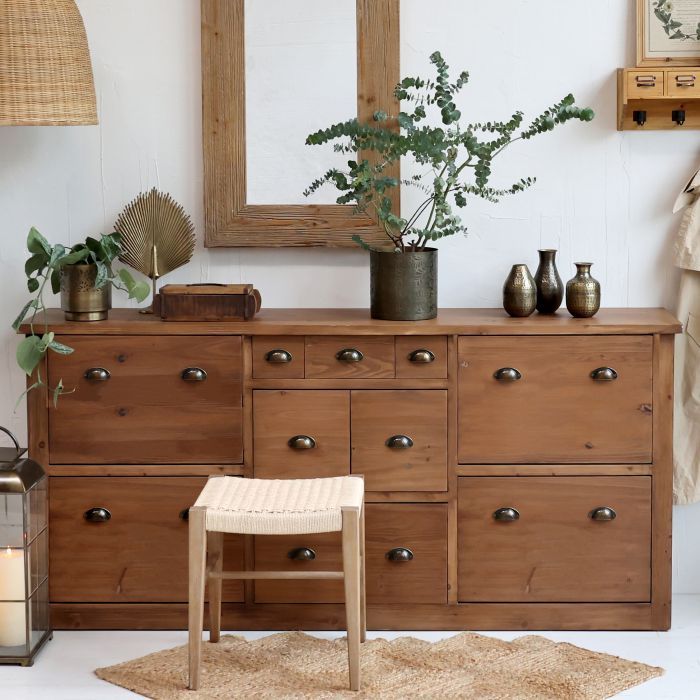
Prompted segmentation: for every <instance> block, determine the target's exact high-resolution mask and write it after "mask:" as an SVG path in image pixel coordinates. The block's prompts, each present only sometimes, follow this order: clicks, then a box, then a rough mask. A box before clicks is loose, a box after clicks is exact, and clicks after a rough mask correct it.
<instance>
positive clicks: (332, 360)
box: [305, 336, 395, 379]
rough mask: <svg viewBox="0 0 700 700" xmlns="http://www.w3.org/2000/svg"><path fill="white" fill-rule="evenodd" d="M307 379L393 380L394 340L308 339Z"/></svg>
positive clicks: (323, 337)
mask: <svg viewBox="0 0 700 700" xmlns="http://www.w3.org/2000/svg"><path fill="white" fill-rule="evenodd" d="M305 363H306V377H307V378H308V379H352V378H375V379H392V378H393V377H394V373H395V370H394V337H393V336H390V337H378V338H377V337H356V336H331V337H329V336H307V338H306V349H305Z"/></svg>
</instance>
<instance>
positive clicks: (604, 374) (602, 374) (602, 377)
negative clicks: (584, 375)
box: [591, 367, 617, 382]
mask: <svg viewBox="0 0 700 700" xmlns="http://www.w3.org/2000/svg"><path fill="white" fill-rule="evenodd" d="M591 379H592V380H593V381H594V382H614V381H615V380H616V379H617V372H616V371H615V370H614V369H613V368H612V367H598V369H594V370H593V371H592V372H591Z"/></svg>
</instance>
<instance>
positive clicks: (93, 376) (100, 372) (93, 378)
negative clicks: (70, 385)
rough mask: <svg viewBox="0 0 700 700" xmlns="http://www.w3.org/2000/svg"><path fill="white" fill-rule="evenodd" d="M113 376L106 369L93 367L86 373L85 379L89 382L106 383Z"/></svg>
mask: <svg viewBox="0 0 700 700" xmlns="http://www.w3.org/2000/svg"><path fill="white" fill-rule="evenodd" d="M111 376H112V375H111V374H110V373H109V370H107V369H105V368H104V367H91V368H90V369H89V370H87V371H86V372H85V379H87V380H88V381H89V382H106V381H107V380H108V379H109V378H110V377H111Z"/></svg>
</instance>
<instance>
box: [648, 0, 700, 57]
mask: <svg viewBox="0 0 700 700" xmlns="http://www.w3.org/2000/svg"><path fill="white" fill-rule="evenodd" d="M637 65H638V66H658V65H667V66H691V65H700V0H637Z"/></svg>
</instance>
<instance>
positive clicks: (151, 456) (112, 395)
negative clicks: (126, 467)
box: [49, 336, 243, 464]
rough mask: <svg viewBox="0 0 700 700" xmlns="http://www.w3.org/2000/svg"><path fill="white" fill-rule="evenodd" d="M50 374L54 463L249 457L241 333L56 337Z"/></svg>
mask: <svg viewBox="0 0 700 700" xmlns="http://www.w3.org/2000/svg"><path fill="white" fill-rule="evenodd" d="M59 339H60V340H62V341H63V342H65V343H67V344H69V345H71V346H72V347H73V348H75V352H74V353H73V354H72V355H57V354H55V353H49V381H50V384H51V386H55V385H56V384H57V382H58V381H59V379H63V384H64V386H65V387H66V388H67V389H68V390H74V391H73V393H71V394H68V395H66V396H63V397H62V398H61V400H60V401H59V402H58V407H57V408H54V407H52V408H51V409H50V413H49V435H50V441H49V445H50V447H49V450H50V459H51V462H52V463H53V464H148V463H164V464H191V463H198V464H212V463H220V464H237V463H240V462H242V461H243V438H242V364H241V338H240V337H191V336H187V337H183V336H178V337H173V336H160V337H133V336H132V337H124V336H117V337H111V336H110V337H90V338H76V337H73V336H71V337H70V338H59Z"/></svg>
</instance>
